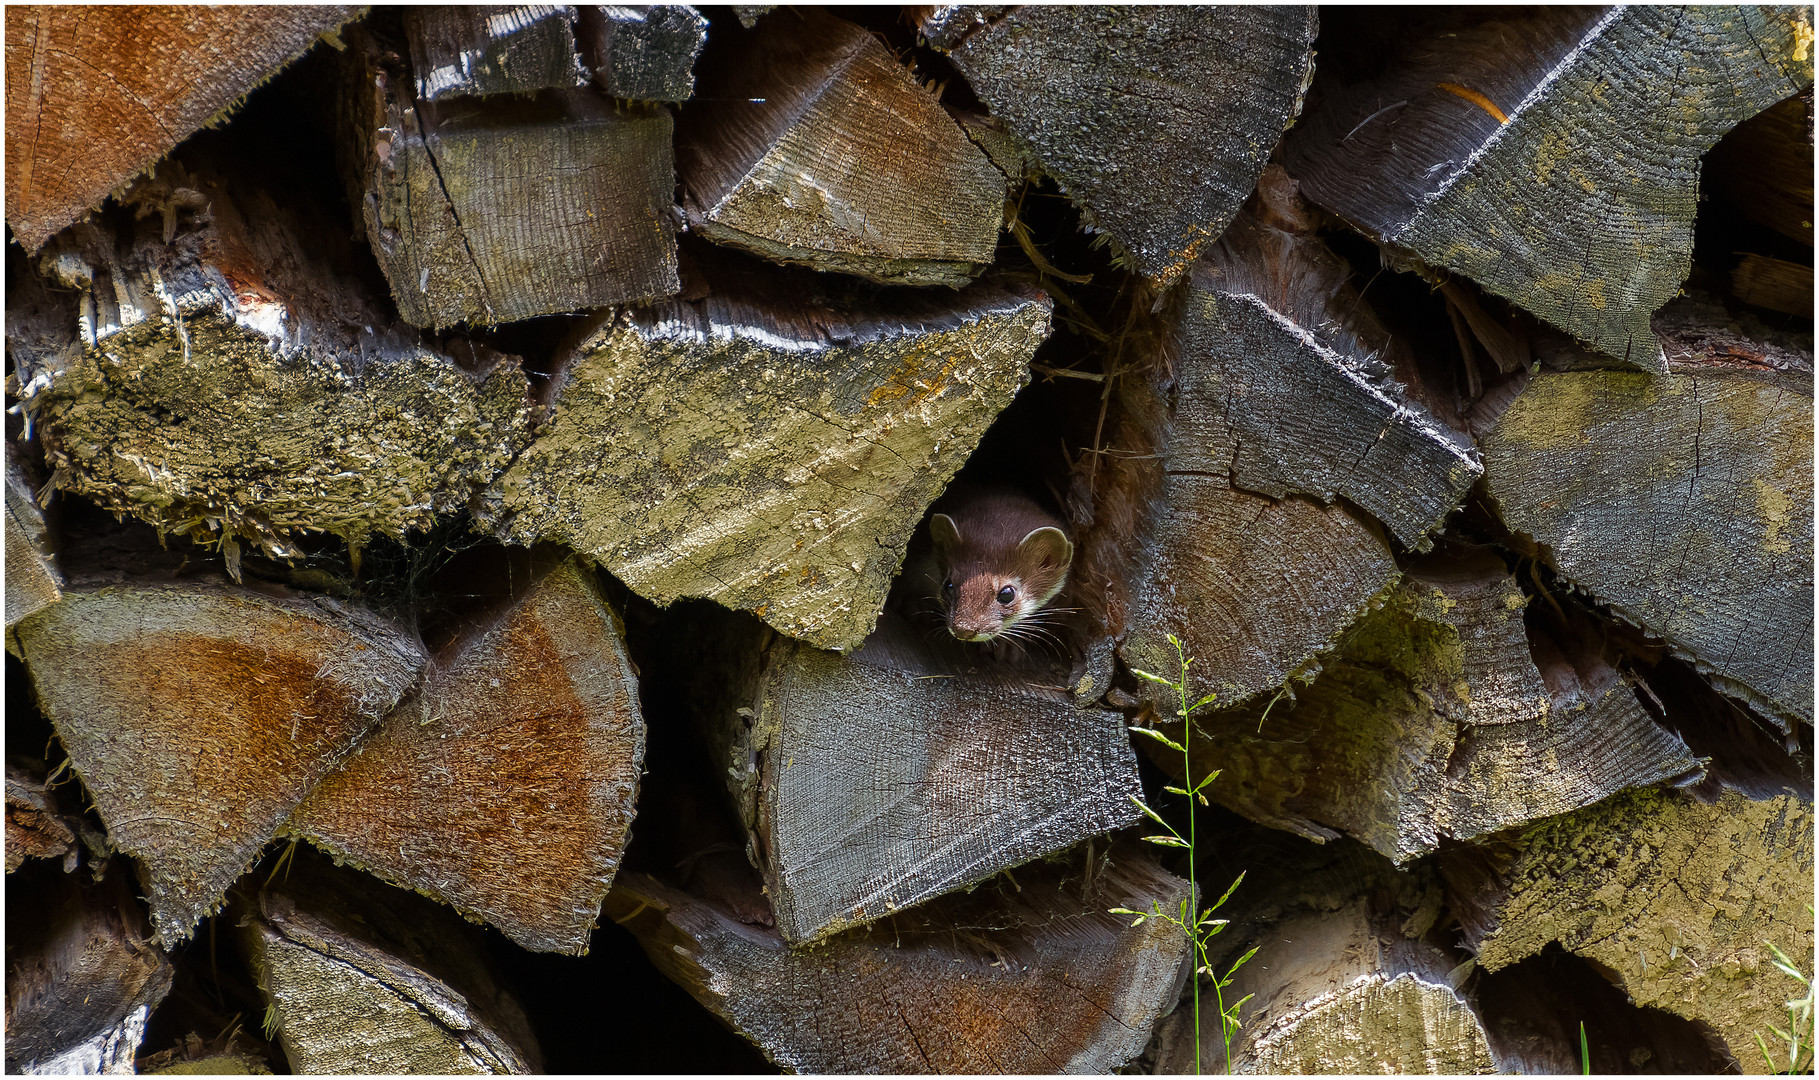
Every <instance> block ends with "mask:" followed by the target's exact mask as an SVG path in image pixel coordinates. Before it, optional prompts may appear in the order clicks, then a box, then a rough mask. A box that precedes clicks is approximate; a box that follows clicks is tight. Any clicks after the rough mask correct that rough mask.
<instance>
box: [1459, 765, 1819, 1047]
mask: <svg viewBox="0 0 1819 1080" xmlns="http://www.w3.org/2000/svg"><path fill="white" fill-rule="evenodd" d="M1440 866H1441V872H1442V873H1443V874H1444V875H1445V876H1446V879H1447V883H1448V888H1449V893H1450V894H1451V899H1452V907H1453V910H1454V912H1455V913H1456V914H1457V915H1458V916H1459V919H1460V922H1461V924H1462V926H1463V928H1464V932H1465V945H1466V947H1467V948H1469V949H1472V950H1473V951H1475V952H1476V953H1477V957H1478V963H1479V965H1481V966H1482V967H1483V968H1485V969H1486V970H1488V971H1493V972H1494V971H1497V970H1499V969H1501V968H1504V967H1506V966H1508V965H1511V964H1514V963H1516V962H1517V961H1519V960H1522V959H1523V958H1524V957H1529V956H1534V955H1537V954H1539V953H1540V952H1541V950H1542V949H1543V948H1544V947H1545V946H1547V945H1548V944H1549V943H1551V942H1559V943H1560V945H1562V946H1564V947H1565V948H1566V949H1567V950H1568V951H1569V952H1572V953H1575V954H1577V955H1579V956H1583V957H1585V958H1586V959H1587V960H1590V961H1592V963H1593V964H1594V965H1595V966H1596V969H1597V970H1598V971H1599V972H1601V973H1602V974H1604V975H1605V976H1606V977H1607V978H1609V979H1611V980H1612V982H1614V983H1615V984H1616V985H1617V987H1618V988H1619V989H1620V990H1622V991H1623V992H1624V993H1626V994H1628V995H1629V998H1630V1000H1631V1001H1633V1002H1634V1003H1635V1004H1637V1005H1645V1006H1652V1007H1654V1008H1657V1009H1665V1010H1667V1011H1668V1012H1671V1013H1674V1014H1676V1015H1679V1016H1684V1017H1687V1018H1689V1019H1692V1020H1695V1021H1698V1022H1699V1023H1700V1024H1702V1025H1705V1026H1707V1028H1708V1029H1709V1030H1710V1031H1712V1032H1714V1033H1715V1034H1716V1036H1717V1039H1718V1040H1719V1041H1720V1042H1721V1044H1722V1045H1723V1046H1724V1048H1725V1049H1726V1050H1727V1051H1728V1053H1729V1054H1730V1055H1731V1056H1732V1057H1733V1058H1734V1059H1735V1061H1736V1062H1737V1063H1738V1064H1740V1065H1741V1066H1742V1067H1743V1068H1744V1069H1745V1070H1749V1071H1753V1070H1755V1069H1756V1067H1757V1066H1758V1065H1759V1064H1760V1063H1761V1061H1762V1057H1761V1051H1760V1049H1759V1048H1758V1046H1757V1044H1756V1036H1757V1035H1761V1034H1764V1033H1766V1032H1768V1030H1769V1027H1770V1025H1775V1026H1782V1027H1785V1025H1786V1023H1787V1020H1788V1007H1787V1000H1788V999H1789V998H1792V997H1797V996H1798V995H1799V992H1800V986H1799V984H1798V983H1796V982H1795V981H1794V980H1793V979H1791V978H1789V977H1788V976H1786V975H1785V974H1783V973H1782V972H1781V971H1780V970H1778V969H1777V968H1776V967H1775V966H1774V954H1773V953H1772V952H1771V951H1770V950H1769V946H1770V945H1774V946H1775V947H1776V948H1779V949H1781V950H1782V951H1783V952H1784V953H1786V954H1787V955H1788V956H1790V957H1795V958H1799V957H1811V956H1812V954H1813V929H1812V927H1813V916H1812V913H1811V911H1810V910H1809V908H1810V906H1811V904H1812V899H1813V804H1812V798H1811V791H1810V789H1809V790H1807V791H1804V792H1795V791H1793V790H1791V789H1789V790H1785V791H1782V792H1778V793H1775V794H1773V795H1766V794H1764V795H1745V794H1744V793H1743V792H1741V791H1739V790H1738V789H1735V788H1731V787H1728V786H1726V787H1724V788H1723V789H1722V790H1721V792H1720V794H1719V796H1718V798H1717V799H1716V801H1715V802H1701V801H1697V800H1695V799H1693V798H1691V797H1689V796H1688V795H1685V794H1682V793H1678V792H1665V791H1634V792H1629V793H1626V794H1624V795H1620V796H1618V797H1617V798H1615V799H1612V800H1610V801H1609V802H1606V803H1602V804H1600V805H1598V806H1595V807H1592V808H1590V809H1587V810H1581V811H1579V812H1577V813H1573V814H1567V815H1564V816H1561V817H1557V818H1552V819H1549V820H1548V821H1545V822H1542V823H1540V824H1538V825H1535V826H1533V827H1531V828H1529V829H1525V830H1523V831H1522V832H1520V833H1517V834H1515V835H1514V836H1513V837H1511V838H1509V839H1508V840H1507V841H1505V842H1501V843H1493V844H1492V845H1490V847H1489V848H1487V849H1486V850H1483V851H1477V850H1473V849H1469V848H1461V849H1457V850H1454V851H1453V852H1451V853H1450V854H1443V856H1442V858H1441V863H1440ZM1694 882H1697V883H1698V885H1697V887H1694V886H1693V885H1692V884H1691V883H1694ZM1800 962H1801V961H1800V960H1798V959H1796V960H1795V963H1800Z"/></svg>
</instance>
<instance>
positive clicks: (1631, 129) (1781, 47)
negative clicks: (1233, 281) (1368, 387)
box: [1283, 6, 1813, 371]
mask: <svg viewBox="0 0 1819 1080" xmlns="http://www.w3.org/2000/svg"><path fill="white" fill-rule="evenodd" d="M1811 25H1812V24H1811V22H1810V20H1808V19H1807V17H1806V15H1804V14H1803V13H1802V12H1800V11H1798V10H1796V9H1793V8H1774V7H1766V6H1764V7H1743V8H1686V9H1681V8H1666V7H1659V8H1648V7H1616V8H1610V9H1586V8H1546V9H1540V10H1537V11H1532V12H1527V13H1524V14H1520V15H1512V16H1509V17H1507V18H1496V19H1493V20H1490V21H1485V22H1481V23H1479V24H1478V25H1475V26H1469V27H1462V28H1457V29H1455V28H1454V27H1452V26H1451V25H1450V24H1448V25H1446V26H1444V30H1445V32H1444V33H1439V32H1437V33H1435V34H1433V35H1431V36H1430V37H1428V38H1427V39H1425V40H1419V41H1417V42H1415V43H1414V44H1412V45H1410V46H1408V47H1407V48H1406V50H1405V55H1403V56H1401V57H1399V58H1398V59H1397V60H1395V61H1394V62H1392V63H1390V64H1389V65H1388V66H1387V69H1386V71H1385V73H1384V74H1382V75H1380V76H1377V77H1374V78H1367V79H1364V80H1362V81H1360V82H1357V83H1354V84H1351V85H1337V84H1336V83H1334V82H1322V81H1321V80H1316V82H1315V87H1314V90H1313V95H1314V96H1315V98H1316V101H1315V103H1314V104H1312V105H1311V106H1310V108H1309V110H1308V116H1307V117H1306V119H1305V120H1303V121H1302V123H1300V124H1299V125H1297V126H1296V128H1295V130H1294V131H1293V132H1292V133H1291V134H1290V136H1289V138H1288V139H1287V140H1286V142H1285V145H1284V158H1283V163H1284V164H1285V165H1286V166H1287V167H1288V170H1289V172H1290V173H1291V174H1293V175H1294V176H1295V177H1296V178H1297V179H1298V180H1300V181H1301V183H1302V187H1303V190H1304V191H1305V192H1306V193H1307V195H1308V197H1309V198H1311V199H1312V200H1313V201H1315V202H1317V203H1319V204H1321V205H1322V206H1325V207H1327V208H1329V209H1331V210H1333V211H1334V212H1335V213H1337V214H1338V215H1339V216H1340V217H1342V218H1344V219H1345V220H1346V221H1348V222H1350V223H1352V224H1353V225H1355V226H1357V227H1359V228H1360V229H1362V230H1363V231H1365V232H1366V233H1368V234H1369V235H1371V236H1373V237H1374V238H1376V239H1378V240H1380V241H1381V242H1383V243H1386V244H1391V245H1394V246H1396V247H1398V248H1400V249H1403V250H1406V251H1408V252H1412V253H1413V255H1414V256H1415V257H1416V258H1418V259H1420V260H1421V261H1422V262H1425V263H1427V264H1428V265H1430V266H1434V267H1445V268H1446V269H1448V270H1451V271H1453V272H1456V273H1460V274H1463V275H1465V276H1467V277H1469V278H1471V279H1472V280H1474V281H1476V282H1478V283H1479V284H1480V285H1482V286H1484V287H1485V288H1486V289H1488V290H1489V291H1491V292H1493V293H1496V294H1497V295H1499V296H1503V297H1506V298H1508V299H1509V300H1511V301H1512V302H1514V303H1516V304H1517V305H1519V306H1521V307H1522V308H1524V309H1525V310H1527V311H1530V312H1532V313H1534V314H1535V315H1538V316H1540V317H1541V318H1543V319H1545V320H1547V321H1548V322H1550V323H1552V324H1554V325H1555V326H1558V327H1560V328H1561V329H1563V330H1565V331H1567V332H1568V333H1570V334H1571V335H1573V336H1574V337H1575V338H1578V339H1580V340H1581V341H1584V342H1585V343H1586V344H1587V345H1588V346H1589V347H1591V348H1592V349H1593V350H1595V351H1597V352H1600V353H1604V354H1606V355H1609V356H1612V357H1615V358H1617V359H1619V360H1622V361H1623V362H1624V363H1625V364H1627V365H1628V366H1631V367H1634V368H1638V369H1642V370H1652V371H1658V370H1660V369H1661V368H1662V366H1663V365H1662V360H1661V355H1660V352H1659V350H1658V349H1657V348H1656V345H1655V341H1654V338H1653V336H1652V335H1651V334H1650V332H1649V325H1648V318H1649V315H1650V313H1651V312H1653V311H1654V310H1655V309H1657V308H1659V307H1660V306H1662V305H1663V304H1665V303H1666V302H1667V301H1668V300H1670V299H1671V298H1672V297H1673V296H1674V294H1675V292H1676V291H1677V290H1678V289H1679V287H1680V285H1681V283H1682V282H1684V281H1685V280H1686V276H1687V270H1688V266H1689V261H1690V254H1691V251H1692V243H1693V235H1692V228H1693V217H1694V212H1695V209H1696V201H1697V192H1698V180H1699V158H1700V155H1702V154H1704V153H1705V151H1706V150H1708V149H1710V148H1711V146H1712V145H1713V144H1714V143H1716V142H1717V141H1718V139H1719V138H1720V137H1721V136H1723V135H1724V134H1725V132H1727V131H1729V130H1730V129H1731V128H1732V127H1733V126H1735V125H1736V124H1737V123H1738V122H1739V121H1742V120H1745V119H1747V118H1749V117H1750V116H1753V115H1755V114H1756V113H1757V112H1760V111H1761V110H1762V109H1764V108H1767V107H1768V106H1769V105H1772V104H1774V103H1775V102H1777V101H1780V100H1781V99H1782V98H1785V97H1787V96H1788V95H1789V94H1792V93H1798V92H1799V91H1800V90H1801V88H1802V87H1804V86H1806V85H1808V84H1810V83H1811V82H1812V79H1813V61H1812V56H1811V50H1810V48H1809V47H1808V46H1806V45H1804V44H1802V41H1803V40H1804V39H1803V37H1802V34H1803V33H1804V34H1805V35H1810V34H1811V32H1812V30H1811Z"/></svg>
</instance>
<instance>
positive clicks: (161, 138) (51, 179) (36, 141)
mask: <svg viewBox="0 0 1819 1080" xmlns="http://www.w3.org/2000/svg"><path fill="white" fill-rule="evenodd" d="M362 10H363V9H361V8H359V7H353V6H341V7H305V6H298V7H285V8H272V9H263V10H260V9H253V8H235V7H216V8H211V7H200V6H172V7H155V6H144V7H129V6H125V5H121V6H110V7H102V8H95V9H87V8H81V7H60V6H57V5H54V4H17V5H10V6H8V8H7V10H6V176H7V183H6V223H7V224H8V225H11V226H12V228H13V235H14V236H15V237H17V238H18V240H19V243H20V244H22V245H24V247H25V250H26V251H28V252H36V251H37V250H38V249H39V248H40V247H42V246H43V245H44V242H45V241H46V240H48V239H50V238H51V236H52V235H53V234H54V233H56V232H58V231H60V230H61V229H63V228H64V227H65V226H67V225H69V224H70V223H72V222H74V221H75V220H76V219H77V218H79V217H81V216H82V215H83V213H84V212H85V211H88V210H90V209H93V208H94V207H97V206H99V205H101V201H102V200H103V199H105V198H107V197H108V196H109V195H110V194H113V193H114V191H115V190H116V189H117V188H119V187H120V186H122V185H124V184H125V183H126V182H127V181H128V180H130V179H132V177H133V175H134V174H135V173H138V172H140V171H141V170H143V169H146V168H148V167H149V166H151V165H152V163H153V162H155V161H157V160H158V159H159V158H161V157H163V156H164V155H165V154H167V153H169V152H170V151H171V148H172V147H174V146H176V145H177V144H178V143H180V142H182V141H183V140H184V139H186V138H188V137H189V136H190V135H192V134H194V133H195V132H196V131H197V130H199V129H200V128H201V127H202V126H203V125H204V124H207V123H210V122H211V121H215V120H218V119H220V118H222V117H223V116H225V115H226V114H227V113H228V112H230V111H231V110H232V109H233V108H234V107H235V106H236V105H238V104H239V103H240V99H241V96H242V95H244V94H245V93H246V92H247V91H249V90H251V89H253V88H254V87H255V86H258V85H259V84H260V83H262V82H264V81H265V80H266V79H268V78H270V77H271V76H272V74H273V73H274V72H276V71H277V70H278V69H279V68H281V67H284V66H285V65H286V64H288V63H290V62H291V61H292V60H295V59H297V58H298V57H299V56H302V55H303V53H304V51H305V50H307V49H308V48H309V47H310V46H311V45H312V44H313V43H314V42H315V41H316V39H317V38H318V37H322V36H332V35H333V34H334V31H335V30H336V28H338V27H340V26H341V25H342V24H343V23H345V22H347V21H348V20H349V19H352V18H354V17H355V16H357V15H358V14H360V12H361V11H362Z"/></svg>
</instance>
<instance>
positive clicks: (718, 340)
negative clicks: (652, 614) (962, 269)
mask: <svg viewBox="0 0 1819 1080" xmlns="http://www.w3.org/2000/svg"><path fill="white" fill-rule="evenodd" d="M768 276H769V277H770V279H771V280H768V281H759V280H756V278H757V275H755V274H754V275H750V276H747V275H744V274H738V275H732V274H727V275H720V276H717V277H716V278H714V279H713V282H714V284H713V289H712V292H711V293H710V294H709V295H708V296H707V297H706V298H705V299H703V300H698V301H692V302H690V301H678V302H675V303H671V304H667V305H664V306H660V307H657V308H652V309H646V310H642V311H633V312H623V313H602V314H600V315H598V316H595V317H594V318H593V319H592V320H591V321H590V322H588V323H587V324H586V326H585V328H584V330H583V331H582V333H581V334H580V336H579V338H578V341H577V343H575V344H574V345H573V346H572V347H571V348H569V349H567V350H566V353H565V355H564V357H563V358H562V361H561V366H560V368H559V370H558V374H557V376H556V378H555V379H553V380H552V389H551V391H550V394H551V398H550V403H549V415H550V420H549V423H548V428H547V431H546V432H545V433H544V434H543V435H542V436H541V437H540V438H539V439H538V441H537V443H536V444H535V446H533V447H532V448H531V449H530V450H529V451H527V452H526V453H525V454H524V455H523V456H522V457H520V458H519V459H518V461H517V463H516V464H515V465H513V466H512V468H511V470H510V471H509V472H507V473H506V474H505V475H504V477H503V478H502V479H501V480H500V482H499V483H498V484H497V485H496V486H495V487H494V489H493V491H492V493H491V495H490V496H489V503H488V508H487V515H488V518H489V520H490V521H491V522H493V523H494V524H495V525H496V527H497V528H498V531H499V532H500V534H501V536H503V537H504V538H507V539H508V540H510V541H512V542H515V543H527V542H531V541H538V540H552V541H558V542H561V543H564V544H567V545H569V546H571V547H573V548H575V549H576V550H578V551H581V552H583V553H585V554H587V555H589V556H591V557H593V558H595V559H598V560H599V561H600V562H601V564H602V565H603V566H604V567H605V568H606V569H608V570H610V571H611V572H612V573H613V574H614V575H615V576H617V577H618V578H619V579H620V580H621V581H624V582H625V583H626V584H627V585H629V586H630V587H631V588H632V589H633V590H634V591H636V592H638V593H639V594H640V595H642V596H645V597H647V598H649V599H651V600H654V601H656V602H657V603H659V604H667V603H670V602H672V601H674V600H677V599H679V598H681V597H687V596H698V597H707V598H711V599H713V600H717V601H719V602H720V603H721V604H724V605H726V606H727V607H731V608H737V609H744V610H748V611H753V612H756V613H758V614H759V615H761V616H762V617H763V618H765V619H766V620H767V621H769V622H770V623H771V624H772V625H773V626H776V627H777V628H778V629H779V630H782V631H784V632H786V633H789V634H793V635H795V636H797V637H800V638H803V639H805V640H807V641H810V642H812V643H814V644H817V645H820V646H823V647H832V648H852V647H854V646H856V645H858V644H859V642H860V641H861V640H863V639H864V637H865V635H866V634H867V633H868V632H869V631H870V630H871V628H872V625H873V623H874V621H875V620H876V619H877V616H878V611H879V609H880V608H881V606H882V605H883V602H884V598H885V594H886V592H887V591H888V589H889V586H890V580H891V576H892V575H893V574H895V573H896V571H897V568H898V566H899V564H900V562H901V560H902V558H903V551H904V548H905V546H906V545H907V544H908V542H909V539H910V533H911V532H912V530H913V529H914V528H915V526H916V524H917V522H918V521H919V520H920V519H921V517H922V515H923V512H924V511H925V510H926V509H927V507H928V505H929V503H931V502H933V501H934V499H935V497H936V495H938V494H939V493H940V491H941V489H942V488H943V487H944V486H945V485H946V483H947V481H948V479H949V478H950V477H952V476H953V474H954V472H955V471H956V470H958V469H959V467H960V465H961V463H962V462H963V461H964V459H965V456H966V455H967V453H969V452H970V451H971V449H972V448H973V447H974V446H975V445H977V442H978V439H979V437H980V435H981V434H982V433H983V432H984V431H985V428H986V426H987V425H988V424H990V423H991V421H992V419H993V418H994V417H995V416H996V415H997V414H998V412H999V410H1001V409H1002V408H1004V406H1005V405H1007V404H1009V402H1010V400H1011V397H1012V395H1013V394H1014V393H1015V392H1016V391H1017V389H1018V388H1019V387H1021V386H1022V385H1023V384H1024V383H1025V382H1026V381H1027V379H1028V377H1029V376H1028V369H1027V365H1028V362H1029V356H1030V354H1031V353H1032V352H1033V351H1034V350H1035V348H1036V346H1037V345H1038V344H1040V343H1041V342H1042V340H1043V338H1044V337H1045V336H1046V335H1047V333H1048V312H1049V303H1048V301H1047V298H1046V297H1044V296H1042V295H1041V294H1040V293H1033V292H1032V291H1030V290H1027V289H1024V288H1017V289H1007V288H1003V287H1000V286H995V285H990V284H980V285H977V286H974V287H973V288H971V289H969V290H967V291H965V292H963V293H961V294H959V295H958V296H956V297H953V298H952V299H944V298H942V297H924V296H911V295H902V294H896V293H892V294H886V295H884V296H881V297H877V298H867V297H866V296H865V295H864V294H863V293H860V292H857V291H848V290H847V289H846V288H845V287H842V286H838V285H833V284H832V283H829V284H828V285H827V286H823V284H822V282H821V281H819V280H817V279H813V278H809V277H808V276H806V275H796V274H784V273H781V272H779V273H775V274H771V275H768ZM653 450H654V451H655V457H656V460H655V467H654V468H653V467H652V453H653Z"/></svg>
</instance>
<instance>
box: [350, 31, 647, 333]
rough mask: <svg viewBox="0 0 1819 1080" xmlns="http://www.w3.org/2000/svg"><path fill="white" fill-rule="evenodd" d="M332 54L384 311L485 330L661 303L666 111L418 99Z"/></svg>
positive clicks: (576, 98) (370, 64)
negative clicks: (341, 65) (386, 304)
mask: <svg viewBox="0 0 1819 1080" xmlns="http://www.w3.org/2000/svg"><path fill="white" fill-rule="evenodd" d="M356 42H357V44H356V46H355V47H354V48H350V49H349V50H348V52H347V57H348V59H347V61H346V71H345V74H344V78H343V87H344V89H343V93H344V94H345V95H346V100H345V102H344V103H343V113H344V114H345V116H344V120H343V122H344V124H346V125H347V127H346V129H345V130H344V131H343V139H342V143H341V154H342V160H341V170H342V175H343V179H344V181H345V182H346V183H347V186H348V189H349V192H350V194H351V196H352V198H353V202H354V205H355V206H357V207H359V208H360V210H359V214H360V215H361V222H362V227H363V229H364V231H365V235H366V239H367V242H368V243H370V244H371V245H372V248H373V254H374V255H375V256H377V257H378V260H379V267H380V269H382V270H383V271H384V272H385V276H386V280H388V281H389V282H391V287H392V297H393V299H395V300H396V301H397V302H398V313H399V314H400V315H401V316H403V318H404V320H405V321H406V322H408V323H411V324H412V325H414V326H422V327H432V328H440V327H447V326H453V325H455V324H457V323H467V324H470V325H492V324H494V323H505V322H514V321H516V320H519V319H527V318H530V317H532V316H534V315H548V314H553V313H557V312H569V311H582V310H586V309H589V308H596V307H601V306H604V305H607V304H617V303H625V302H648V301H651V300H656V299H658V298H660V297H665V296H671V295H674V294H675V292H676V291H677V289H678V288H679V284H678V281H677V277H676V239H675V230H674V225H673V222H672V218H671V205H672V198H673V192H674V190H675V184H676V178H675V169H674V166H673V158H672V152H671V149H670V142H671V139H670V133H671V128H672V121H671V119H670V114H669V112H668V111H667V110H665V109H662V108H658V107H655V106H649V105H626V104H621V105H615V104H614V103H613V102H611V101H609V100H607V99H606V98H604V97H601V96H600V95H599V94H596V93H594V92H593V91H592V90H585V89H580V90H577V89H570V90H547V91H543V92H541V93H538V94H536V95H534V96H529V97H523V96H516V95H508V96H506V97H493V98H480V99H475V98H458V99H453V100H447V101H428V100H418V99H416V98H414V97H413V95H412V93H411V82H410V79H409V78H408V77H407V76H406V75H405V74H404V73H403V72H402V71H400V70H399V69H398V68H397V67H396V66H395V65H393V64H388V63H387V59H386V58H385V57H384V56H383V55H382V53H381V51H380V49H379V47H378V46H377V45H376V44H375V43H374V42H373V41H372V40H371V38H370V37H369V36H367V35H357V36H356Z"/></svg>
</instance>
